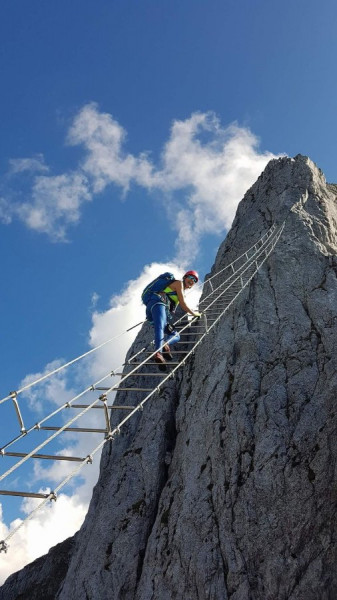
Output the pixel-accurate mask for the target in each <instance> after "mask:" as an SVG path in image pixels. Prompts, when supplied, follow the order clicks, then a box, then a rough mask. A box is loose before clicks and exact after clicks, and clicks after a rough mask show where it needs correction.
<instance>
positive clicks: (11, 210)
mask: <svg viewBox="0 0 337 600" xmlns="http://www.w3.org/2000/svg"><path fill="white" fill-rule="evenodd" d="M66 140H67V143H68V144H69V145H71V146H78V147H80V148H81V149H82V150H83V159H82V160H81V161H80V163H79V164H78V166H77V168H75V169H73V170H72V171H70V172H67V173H63V174H59V175H52V174H47V173H43V174H41V172H42V171H47V170H48V167H47V166H46V165H45V163H44V159H43V157H42V156H41V155H39V156H38V158H31V159H29V158H27V159H16V160H12V161H11V172H12V175H13V174H16V175H17V176H19V175H20V173H22V172H23V171H26V170H30V171H31V172H33V171H34V170H35V172H39V173H38V174H35V175H34V178H33V182H32V187H31V190H30V197H29V199H28V200H27V201H26V202H21V203H20V202H16V203H15V202H11V203H9V202H7V205H6V206H5V205H4V202H5V200H4V198H2V201H1V205H0V218H1V219H2V222H3V223H5V224H9V223H10V221H11V219H12V218H14V217H16V218H18V219H20V220H21V221H22V222H23V223H24V224H25V225H26V226H27V227H28V228H30V229H33V230H35V231H37V232H39V233H45V234H47V235H48V236H49V237H50V238H51V239H52V240H54V241H65V240H66V239H67V232H68V229H69V227H70V226H74V225H76V224H78V223H79V221H80V218H81V214H82V211H83V205H84V204H85V203H86V202H90V201H93V200H94V199H96V197H97V196H98V195H99V194H100V193H102V192H104V190H105V189H106V188H107V186H109V185H114V186H117V188H120V189H121V191H122V193H123V194H124V195H126V194H127V193H128V192H129V190H130V186H131V185H137V186H140V187H142V188H143V189H145V190H146V191H147V192H149V193H151V192H154V191H160V192H161V194H162V195H164V196H165V194H167V195H169V196H170V202H169V203H168V202H165V203H164V206H165V207H166V209H167V210H168V218H169V221H170V223H171V226H172V229H174V230H175V231H176V233H177V242H176V251H177V255H176V260H177V261H178V262H185V261H186V258H187V257H186V255H185V250H184V248H186V246H188V247H189V258H192V257H194V256H195V255H196V254H197V252H198V245H199V241H200V238H201V236H203V235H204V234H208V233H219V232H221V231H223V230H225V229H226V228H228V227H229V226H230V224H231V222H232V220H233V217H234V215H235V211H236V207H237V205H238V202H239V201H240V200H241V198H242V196H243V195H244V193H245V191H246V190H247V189H248V188H249V187H250V186H251V185H252V184H253V182H254V181H255V180H256V178H257V177H258V175H259V174H260V173H261V171H262V170H263V169H264V167H265V166H266V164H267V162H268V161H269V160H271V159H272V158H275V155H273V154H272V153H270V152H260V151H259V140H258V138H257V137H256V136H255V135H254V134H253V133H252V132H251V131H250V130H249V129H247V128H245V127H240V126H239V125H237V124H231V125H229V126H228V127H223V126H222V125H221V123H220V121H219V119H218V118H217V117H216V115H214V113H211V112H207V113H194V114H192V115H191V116H190V117H189V118H187V119H185V120H183V121H178V120H175V121H174V122H173V124H172V127H171V131H170V134H169V137H168V140H167V141H166V142H165V143H164V145H163V149H162V152H161V155H160V157H159V159H158V164H155V163H154V161H152V160H151V159H150V155H149V153H147V152H142V153H140V154H139V155H138V156H135V155H133V154H132V153H128V152H127V151H126V150H125V147H126V144H127V133H126V131H125V129H124V128H123V127H122V126H121V125H120V124H119V123H118V121H116V120H115V119H114V118H113V117H112V115H110V114H108V113H104V112H100V111H99V109H98V106H97V105H96V104H94V103H90V104H87V105H85V106H84V107H83V108H82V109H81V110H80V111H79V112H78V114H77V115H75V117H74V119H73V122H72V124H71V126H70V128H69V131H68V133H67V137H66ZM186 242H188V243H186Z"/></svg>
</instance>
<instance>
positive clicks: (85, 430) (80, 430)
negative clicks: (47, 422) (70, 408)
mask: <svg viewBox="0 0 337 600" xmlns="http://www.w3.org/2000/svg"><path fill="white" fill-rule="evenodd" d="M36 429H43V431H59V430H60V429H62V427H44V426H42V425H40V426H39V427H37V428H36ZM63 431H74V432H75V433H107V430H106V429H88V428H86V427H66V428H65V429H63Z"/></svg>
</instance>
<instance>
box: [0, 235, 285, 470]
mask: <svg viewBox="0 0 337 600" xmlns="http://www.w3.org/2000/svg"><path fill="white" fill-rule="evenodd" d="M274 229H275V225H272V227H271V228H270V229H269V230H268V231H267V232H266V233H265V234H264V235H263V236H262V237H261V238H260V239H259V240H258V241H257V242H256V243H255V244H253V245H252V246H251V247H250V248H249V249H248V250H247V251H246V252H244V253H243V254H241V255H240V256H239V257H238V258H237V259H235V260H234V261H232V263H230V264H229V265H227V266H226V267H224V268H223V269H221V271H219V272H217V273H216V274H215V275H214V276H213V277H212V278H214V277H216V276H218V275H219V273H223V272H224V271H225V270H226V269H228V268H230V267H232V265H233V264H235V263H236V262H238V260H240V259H241V258H242V257H243V256H247V255H248V252H249V251H250V250H251V249H253V248H254V249H256V248H257V250H256V251H255V252H254V254H253V255H252V256H250V257H249V258H248V259H247V261H246V262H245V263H244V264H243V265H241V266H240V267H239V268H238V270H237V271H236V272H234V273H231V275H230V277H228V278H227V279H226V280H225V281H223V282H222V283H221V284H220V285H219V286H218V287H217V288H215V289H212V291H211V292H210V294H208V295H207V296H205V297H204V298H203V299H202V301H201V303H204V302H205V301H206V300H207V299H208V298H209V297H210V296H212V295H214V294H215V293H216V292H217V290H218V289H219V288H221V287H223V286H224V285H225V284H226V283H228V282H229V281H230V280H231V279H233V277H234V275H235V274H236V273H238V272H239V271H242V269H243V268H244V266H245V265H246V264H247V263H249V262H251V261H252V260H254V259H255V258H256V256H257V255H259V253H260V252H261V251H263V248H264V246H265V244H266V243H267V241H268V240H269V239H270V237H271V236H272V233H273V231H274ZM265 237H267V240H266V242H262V245H261V246H260V247H258V244H259V243H260V242H261V240H262V239H264V238H265ZM207 281H209V279H208V280H207ZM207 281H206V282H204V284H203V285H205V283H207ZM206 310H207V309H206ZM184 318H185V315H182V316H181V317H180V318H179V319H178V320H177V321H176V322H175V323H174V325H177V324H178V323H180V322H181V321H182V319H184ZM192 323H193V319H192V320H190V321H189V322H188V323H187V325H186V326H185V327H184V328H183V329H182V330H181V331H182V332H183V331H185V329H186V328H188V327H190V326H191V324H192ZM140 324H141V323H138V324H137V325H140ZM137 325H135V326H133V327H136V326H137ZM130 329H132V328H130ZM130 329H128V330H127V331H130ZM120 335H122V334H120ZM120 335H119V336H116V337H120ZM112 339H116V338H112ZM110 341H111V340H110ZM105 343H107V342H105ZM105 343H104V344H101V345H100V346H99V347H102V345H105ZM151 343H152V342H150V343H149V344H148V345H147V346H145V347H143V348H141V349H140V350H139V351H138V352H137V353H136V354H134V355H133V356H131V357H130V358H129V359H128V363H130V362H131V361H132V360H134V359H135V358H137V357H138V356H139V355H140V354H142V353H143V352H144V351H145V350H146V349H147V348H148V347H149V346H150V345H151ZM164 345H165V342H164V343H163V344H162V346H161V348H160V349H162V348H163V346H164ZM160 349H159V350H160ZM156 352H157V350H154V352H153V353H152V354H151V356H150V357H148V358H147V359H145V360H144V361H143V362H141V363H139V364H138V365H137V366H136V367H135V368H134V369H133V370H132V371H131V372H129V373H127V374H126V375H125V376H124V377H123V378H122V379H121V380H120V382H119V386H120V385H121V384H122V383H124V382H125V381H126V380H127V379H128V378H129V377H131V376H132V375H133V374H135V373H136V372H137V370H138V369H140V367H141V366H143V365H144V364H146V362H147V361H148V360H150V359H151V358H153V357H154V355H155V354H156ZM68 364H69V363H68ZM123 366H124V365H123V364H122V365H119V366H118V367H116V368H114V369H113V370H109V372H108V373H107V374H106V375H104V377H102V378H101V379H100V380H98V381H96V382H95V383H94V384H91V385H90V386H89V387H87V388H85V389H84V390H83V391H82V392H80V393H79V394H77V395H76V396H74V397H73V398H71V399H70V400H68V401H67V402H66V403H64V404H62V405H61V406H60V407H58V408H57V409H56V410H54V411H52V412H51V413H49V414H48V415H47V416H45V417H44V418H43V419H41V420H40V421H39V422H38V423H34V425H32V426H30V427H29V428H28V429H25V428H21V434H20V435H19V436H16V437H15V438H13V439H12V440H10V441H9V442H7V443H6V444H4V445H3V446H2V447H1V448H0V454H2V455H4V450H5V449H7V448H9V447H10V446H12V445H13V444H14V443H16V442H18V441H20V440H21V439H22V438H23V437H25V436H27V435H29V434H30V433H32V432H33V431H36V430H37V429H38V428H39V427H40V426H41V425H42V424H43V423H45V422H46V421H47V420H48V419H50V418H52V417H53V416H55V415H56V414H58V413H59V412H61V411H62V410H64V409H66V408H69V407H70V406H71V405H72V404H73V403H74V402H75V401H76V400H78V399H79V398H81V397H82V396H83V395H84V394H86V393H87V392H89V391H94V389H95V387H96V386H97V385H99V384H100V383H102V382H103V381H105V380H106V379H107V378H109V377H113V376H115V373H116V371H117V370H119V369H120V368H122V367H123ZM115 386H116V384H115V383H114V384H113V385H112V386H111V387H110V388H108V393H110V392H111V391H112V390H115ZM60 433H61V432H60ZM0 480H1V479H0Z"/></svg>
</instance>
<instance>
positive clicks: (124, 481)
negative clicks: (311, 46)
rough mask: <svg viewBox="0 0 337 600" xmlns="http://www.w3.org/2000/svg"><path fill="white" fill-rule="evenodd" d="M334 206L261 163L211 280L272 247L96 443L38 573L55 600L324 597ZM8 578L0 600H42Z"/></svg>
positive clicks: (334, 500) (331, 597)
mask: <svg viewBox="0 0 337 600" xmlns="http://www.w3.org/2000/svg"><path fill="white" fill-rule="evenodd" d="M336 194H337V190H336V186H333V185H327V184H326V182H325V179H324V176H323V174H322V173H321V171H320V170H319V169H317V167H316V166H315V165H314V164H313V163H312V162H311V161H310V160H309V159H308V158H306V157H303V156H297V157H296V158H295V159H290V158H281V159H279V160H276V161H271V162H270V163H269V165H268V166H267V168H266V169H265V171H264V172H263V174H262V175H261V176H260V177H259V179H258V181H257V182H256V183H255V184H254V186H253V187H252V188H251V189H250V190H249V191H248V192H247V194H246V196H245V198H244V199H243V200H242V202H241V203H240V205H239V208H238V211H237V215H236V218H235V220H234V223H233V226H232V229H231V231H230V232H229V234H228V236H227V238H226V240H225V241H224V243H223V244H222V245H221V247H220V249H219V251H218V254H217V257H216V261H215V264H214V266H213V269H212V272H216V271H217V270H218V269H219V268H221V267H222V266H225V265H226V264H228V263H229V262H230V261H231V260H233V259H234V258H235V257H236V256H238V255H239V254H240V253H241V252H242V251H244V250H245V249H246V248H247V247H249V246H250V245H251V244H253V243H254V242H255V241H257V239H258V238H259V237H260V236H261V235H262V234H263V233H264V232H265V231H266V230H267V229H268V228H269V226H270V225H271V224H272V223H273V222H276V223H281V222H282V221H283V220H285V228H284V231H283V233H282V236H281V238H280V240H279V242H278V244H277V246H276V248H275V250H274V251H273V253H272V255H271V256H270V257H269V259H268V260H267V261H266V263H265V264H264V266H263V267H262V269H261V271H260V272H259V274H258V275H257V276H256V277H255V278H254V279H253V281H252V282H251V284H250V286H249V288H248V289H247V290H245V291H244V292H243V293H242V294H241V296H240V297H239V299H238V300H237V302H236V304H235V306H234V307H233V308H232V309H231V310H230V311H229V312H228V313H227V314H226V316H225V317H223V318H222V320H221V321H220V322H219V323H218V325H217V326H216V327H215V328H214V329H213V330H212V331H211V332H210V334H209V336H208V337H207V338H206V340H205V341H204V342H203V343H202V344H201V345H200V346H199V348H198V349H197V351H196V353H195V355H194V356H193V358H192V359H191V360H190V361H189V363H188V364H187V365H186V366H185V367H184V369H183V371H182V373H181V375H180V376H179V377H178V378H176V380H175V381H174V382H172V383H170V385H169V386H167V388H166V389H165V391H164V392H163V393H162V394H161V395H159V396H156V397H154V398H153V399H152V400H150V401H149V403H148V404H147V405H146V406H145V409H144V412H143V413H138V415H137V416H136V417H135V418H133V419H132V421H131V422H129V424H128V425H127V426H126V427H125V429H124V430H123V431H122V432H121V434H120V436H118V438H117V439H116V441H115V442H113V443H112V444H111V445H107V446H106V448H105V451H104V452H103V456H102V461H101V473H100V478H99V481H98V483H97V485H96V487H95V490H94V494H93V498H92V502H91V505H90V508H89V512H88V515H87V518H86V520H85V523H84V525H83V527H82V529H81V530H80V532H79V533H78V535H77V536H76V541H75V542H74V543H73V545H72V549H71V560H70V562H69V568H68V570H67V573H66V575H65V576H64V572H63V571H62V574H60V575H59V576H57V573H56V572H53V570H52V569H50V571H49V574H45V575H44V579H43V581H45V579H46V578H48V577H50V578H53V577H54V579H55V577H56V578H57V584H58V592H57V594H56V596H53V597H57V598H58V599H59V600H69V598H72V599H73V600H83V599H85V598H86V599H90V600H91V599H95V600H98V599H100V600H108V599H109V600H112V599H114V600H122V599H125V600H129V599H130V600H131V599H132V600H151V599H153V600H159V599H160V600H172V599H173V598H174V599H176V600H196V599H198V600H206V599H207V600H226V599H230V600H318V599H319V600H335V599H336V598H337V569H336V559H337V552H336V516H335V513H336V508H337V472H336V455H337V443H336V442H337V439H336V438H337V434H336V420H337V418H336V410H337V407H336V402H337V353H336V348H337V278H336V274H337V229H336V227H337V198H336ZM149 335H150V332H149V331H148V330H147V329H145V330H143V331H142V332H141V334H140V335H139V336H138V338H137V340H136V342H135V347H137V346H140V344H142V343H143V342H144V338H146V339H148V336H149ZM122 401H123V398H122V397H120V398H119V400H118V403H122ZM125 401H128V402H129V400H126V399H125ZM51 552H53V551H51ZM39 560H41V559H39ZM29 568H30V569H31V568H32V565H31V566H30V567H27V569H29ZM22 573H24V571H23V572H21V575H20V574H19V575H17V574H16V575H13V576H12V577H10V578H9V580H8V582H7V583H6V584H5V585H4V586H3V588H2V592H0V598H6V600H11V599H12V598H19V597H21V595H20V594H23V593H24V597H25V598H27V599H29V598H34V599H36V600H39V598H41V599H42V598H43V599H44V600H46V598H47V597H48V596H46V595H45V594H44V595H43V594H41V595H40V596H39V595H34V596H33V595H30V589H32V585H33V583H32V581H33V579H32V573H31V571H30V578H29V581H30V585H27V586H25V585H24V584H23V583H22V580H23V579H24V578H23V576H22ZM39 577H40V576H39V571H38V569H36V572H35V582H36V581H40V580H41V577H40V579H39ZM1 594H2V595H1ZM22 597H23V596H22Z"/></svg>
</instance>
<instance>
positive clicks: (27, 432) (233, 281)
mask: <svg viewBox="0 0 337 600" xmlns="http://www.w3.org/2000/svg"><path fill="white" fill-rule="evenodd" d="M270 237H271V236H270ZM269 240H270V238H269ZM269 240H268V242H267V243H269ZM267 243H266V245H267ZM264 251H265V245H264V244H263V245H262V246H261V247H260V248H259V250H258V251H257V252H256V253H254V255H252V257H250V259H249V260H248V261H247V262H246V263H245V264H247V263H248V266H247V267H246V269H245V270H242V268H243V266H244V265H242V267H241V268H240V269H238V271H240V273H239V275H238V276H237V277H236V278H235V279H233V280H232V282H231V283H230V284H229V285H228V286H227V288H225V290H224V291H223V292H222V293H221V294H219V295H218V296H217V297H216V298H215V300H216V299H217V298H218V297H220V296H221V295H222V294H223V293H224V292H225V291H227V289H229V288H230V287H231V286H232V285H233V284H234V283H235V282H236V281H237V280H238V279H239V277H242V275H243V273H244V272H245V271H246V270H247V269H248V268H249V267H250V265H251V264H252V262H254V261H255V260H257V256H259V255H260V254H262V253H263V252H264ZM227 282H228V280H226V281H225V282H224V283H227ZM224 283H223V284H221V285H220V286H219V287H218V288H217V289H219V288H221V287H222V286H223V285H224ZM215 291H216V290H214V291H213V292H212V294H213V293H215ZM212 294H210V295H212ZM215 300H213V302H211V304H210V305H209V306H212V304H213V303H214V302H215ZM207 308H208V307H207ZM207 308H206V309H205V311H204V312H206V311H207ZM185 316H186V315H183V316H182V317H181V318H180V319H179V320H178V321H177V322H180V321H181V320H182V319H183V318H185ZM196 320H197V318H194V319H191V320H190V321H189V322H188V323H187V324H186V325H185V327H183V328H182V329H181V330H180V331H181V332H183V331H185V330H186V329H187V328H189V327H191V325H192V324H193V322H195V321H196ZM165 344H166V342H163V344H162V346H161V347H160V348H159V350H161V349H162V348H163V347H164V346H165ZM143 351H144V349H141V350H140V351H139V352H137V353H136V354H135V355H134V356H133V357H131V358H130V359H129V361H130V360H134V358H135V357H137V356H138V355H139V354H141V353H142V352H143ZM157 351H158V349H155V350H154V351H153V352H152V353H151V354H150V356H148V357H146V358H145V359H144V360H143V361H141V362H140V363H138V364H137V365H136V366H135V367H134V368H133V369H132V370H131V371H129V372H128V373H126V374H125V376H124V377H122V379H121V380H120V381H119V384H118V387H121V384H123V383H124V382H125V381H126V380H127V379H128V378H130V377H132V375H134V374H135V373H136V372H137V371H138V370H140V368H141V367H142V366H144V365H145V364H146V363H147V362H149V361H150V360H151V359H152V358H154V356H155V354H156V353H157ZM114 375H115V371H111V372H110V373H109V374H108V375H105V376H104V377H103V378H101V379H100V380H99V381H98V382H96V383H95V384H94V385H92V386H90V387H88V388H86V389H85V390H84V391H83V392H81V393H80V394H78V395H76V396H75V397H74V398H72V399H71V400H69V401H68V402H66V403H65V404H63V405H62V406H60V407H58V409H56V410H55V411H53V412H52V413H51V414H50V415H48V416H47V417H45V418H44V419H42V420H41V421H40V422H39V423H37V424H35V425H34V426H32V427H31V428H30V429H29V430H27V431H25V432H23V433H22V434H21V436H19V437H17V438H14V439H13V440H12V441H11V442H8V443H7V444H6V445H4V446H3V447H2V448H1V449H0V453H2V454H4V450H5V449H6V448H8V447H9V446H11V445H13V444H14V443H15V442H17V441H19V439H22V437H24V436H25V435H28V434H29V433H31V432H32V431H34V430H36V429H39V427H40V426H41V424H42V423H44V422H46V421H47V420H48V419H49V418H51V417H52V416H55V415H56V414H58V413H59V412H61V410H64V409H65V408H68V407H70V406H71V404H72V403H74V402H75V401H76V400H78V399H79V398H80V397H81V396H83V395H84V394H85V393H87V392H88V391H90V390H92V389H94V388H95V386H96V385H97V384H98V383H101V382H102V381H104V380H105V379H107V377H109V376H114ZM171 375H172V372H171V373H170V376H171ZM112 391H118V389H116V384H115V383H114V384H113V385H112V386H110V387H109V388H108V389H107V390H106V391H105V394H103V395H102V396H107V395H108V394H110V393H111V392H112ZM99 399H100V398H99ZM85 412H86V411H85ZM82 414H83V413H80V414H79V415H77V416H76V417H74V418H72V419H70V421H67V422H66V423H65V424H64V425H63V426H62V427H61V428H60V430H59V431H58V432H56V433H55V434H53V435H52V436H50V437H49V438H47V439H46V440H45V441H44V442H43V444H42V445H38V446H37V447H36V448H34V449H33V450H32V451H31V453H29V455H28V457H25V458H24V459H22V460H21V461H18V462H17V463H16V464H15V465H13V466H12V468H11V469H10V470H8V471H7V472H5V473H4V474H3V475H1V476H0V481H2V479H4V478H5V477H6V476H8V475H9V474H10V473H12V472H13V471H14V470H15V469H16V468H18V467H19V466H21V464H23V463H24V462H26V460H28V458H30V457H31V456H32V455H33V454H35V453H36V452H38V451H39V450H40V449H41V448H43V447H44V446H46V445H47V444H48V443H49V442H50V441H52V440H53V439H55V438H56V437H57V436H58V435H60V434H61V433H62V432H63V431H64V429H66V428H67V427H68V426H69V425H71V424H72V423H74V422H75V421H76V420H78V419H79V418H80V417H81V416H82Z"/></svg>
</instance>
